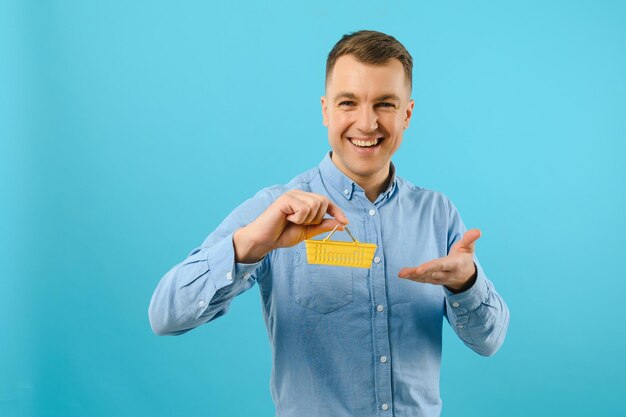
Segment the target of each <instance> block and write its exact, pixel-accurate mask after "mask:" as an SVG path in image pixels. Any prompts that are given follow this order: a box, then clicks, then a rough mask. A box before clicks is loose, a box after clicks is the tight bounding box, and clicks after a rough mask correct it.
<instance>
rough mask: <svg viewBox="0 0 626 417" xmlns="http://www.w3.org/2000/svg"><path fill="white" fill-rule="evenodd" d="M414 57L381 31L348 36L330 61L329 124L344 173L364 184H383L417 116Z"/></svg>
mask: <svg viewBox="0 0 626 417" xmlns="http://www.w3.org/2000/svg"><path fill="white" fill-rule="evenodd" d="M412 68H413V59H412V58H411V55H410V54H409V53H408V51H407V50H406V49H405V48H404V46H402V44H401V43H400V42H398V41H397V40H396V39H395V38H393V37H391V36H389V35H386V34H384V33H380V32H373V31H360V32H356V33H352V34H349V35H345V36H344V37H343V38H342V39H341V40H340V41H339V42H337V44H336V45H335V47H334V48H333V49H332V51H331V52H330V54H329V55H328V60H327V62H326V95H325V96H324V97H322V115H323V120H324V125H325V126H327V127H328V141H329V143H330V146H331V148H332V149H333V161H334V162H335V164H336V165H337V166H338V167H339V169H340V170H341V171H342V172H344V173H345V174H346V175H348V176H349V177H350V178H352V179H353V180H355V181H357V182H358V183H360V184H370V183H381V182H382V181H384V180H385V179H386V178H387V177H388V174H389V162H390V160H391V156H392V155H393V154H394V153H395V151H396V150H397V149H398V147H399V146H400V143H401V142H402V134H403V131H404V129H406V128H407V127H408V126H409V120H410V119H411V114H412V112H413V104H414V103H413V100H411V85H412V77H411V72H412Z"/></svg>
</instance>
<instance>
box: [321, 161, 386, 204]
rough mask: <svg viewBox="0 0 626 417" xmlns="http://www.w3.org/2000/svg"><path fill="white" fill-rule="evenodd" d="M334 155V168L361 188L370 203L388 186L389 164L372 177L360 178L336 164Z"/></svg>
mask: <svg viewBox="0 0 626 417" xmlns="http://www.w3.org/2000/svg"><path fill="white" fill-rule="evenodd" d="M333 156H334V155H331V159H332V160H333V162H334V164H335V166H336V167H337V168H338V169H339V170H340V171H341V172H343V173H344V174H345V175H346V176H347V177H348V178H350V179H351V180H352V181H354V182H356V183H357V184H358V185H359V187H361V188H362V189H363V190H364V191H365V196H366V197H367V199H368V200H369V201H371V202H372V203H373V202H374V201H376V199H377V198H378V196H379V195H380V193H382V192H383V191H385V190H386V189H387V187H388V186H389V181H391V165H390V163H388V164H387V166H386V167H385V168H383V169H381V170H380V171H379V172H377V173H375V174H374V175H369V176H361V175H356V174H354V173H350V172H347V171H348V170H347V169H346V168H345V167H344V166H343V165H342V164H341V163H337V161H336V160H335V158H334V157H333Z"/></svg>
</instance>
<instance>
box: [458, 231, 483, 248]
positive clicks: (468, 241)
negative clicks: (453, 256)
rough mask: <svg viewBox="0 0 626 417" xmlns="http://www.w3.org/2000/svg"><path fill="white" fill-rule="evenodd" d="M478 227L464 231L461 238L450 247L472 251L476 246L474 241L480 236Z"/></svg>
mask: <svg viewBox="0 0 626 417" xmlns="http://www.w3.org/2000/svg"><path fill="white" fill-rule="evenodd" d="M480 235H481V233H480V230H479V229H471V230H468V231H467V232H465V234H464V235H463V237H462V238H461V240H459V241H458V242H456V243H455V244H454V246H453V247H452V250H451V251H450V252H452V251H461V252H470V253H474V250H475V247H476V241H477V240H478V239H479V238H480Z"/></svg>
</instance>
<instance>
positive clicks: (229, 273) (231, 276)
mask: <svg viewBox="0 0 626 417" xmlns="http://www.w3.org/2000/svg"><path fill="white" fill-rule="evenodd" d="M226 279H227V280H229V281H232V280H233V273H232V272H227V273H226Z"/></svg>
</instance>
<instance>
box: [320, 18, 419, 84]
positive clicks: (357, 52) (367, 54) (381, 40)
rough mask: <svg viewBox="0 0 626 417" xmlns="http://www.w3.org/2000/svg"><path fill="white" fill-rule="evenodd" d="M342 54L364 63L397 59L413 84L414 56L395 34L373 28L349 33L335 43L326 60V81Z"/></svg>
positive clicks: (377, 62) (383, 62)
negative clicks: (391, 34)
mask: <svg viewBox="0 0 626 417" xmlns="http://www.w3.org/2000/svg"><path fill="white" fill-rule="evenodd" d="M342 55H353V56H354V57H355V58H356V59H357V60H358V61H360V62H362V63H364V64H374V65H381V64H385V63H387V62H388V61H389V60H390V59H394V58H395V59H397V60H398V61H400V63H401V64H402V67H403V68H404V74H405V76H406V79H407V80H408V82H409V86H412V85H413V75H412V74H413V57H411V54H410V53H409V51H407V50H406V48H405V47H404V45H402V44H401V43H400V42H398V40H397V39H396V38H394V37H393V36H390V35H387V34H385V33H382V32H376V31H373V30H360V31H358V32H353V33H348V34H347V35H343V37H342V38H341V39H340V40H339V42H337V43H336V44H335V46H334V47H333V49H332V50H331V51H330V53H329V54H328V59H327V60H326V82H328V78H329V76H330V73H331V72H332V71H333V68H334V67H335V63H336V62H337V58H339V57H340V56H342Z"/></svg>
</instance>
